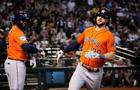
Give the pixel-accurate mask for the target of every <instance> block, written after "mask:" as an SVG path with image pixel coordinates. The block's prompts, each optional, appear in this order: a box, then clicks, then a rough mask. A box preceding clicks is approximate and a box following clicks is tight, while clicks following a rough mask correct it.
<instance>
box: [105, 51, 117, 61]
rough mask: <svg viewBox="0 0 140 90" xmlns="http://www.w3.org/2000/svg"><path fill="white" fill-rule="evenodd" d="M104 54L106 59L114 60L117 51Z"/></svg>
mask: <svg viewBox="0 0 140 90" xmlns="http://www.w3.org/2000/svg"><path fill="white" fill-rule="evenodd" d="M104 56H105V60H109V61H112V60H114V59H115V52H108V53H106V54H104Z"/></svg>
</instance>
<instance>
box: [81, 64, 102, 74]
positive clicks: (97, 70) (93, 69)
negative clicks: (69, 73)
mask: <svg viewBox="0 0 140 90" xmlns="http://www.w3.org/2000/svg"><path fill="white" fill-rule="evenodd" d="M81 64H82V66H83V67H84V68H86V69H87V70H88V71H89V72H99V71H100V70H99V68H92V67H90V66H87V65H85V64H84V63H81Z"/></svg>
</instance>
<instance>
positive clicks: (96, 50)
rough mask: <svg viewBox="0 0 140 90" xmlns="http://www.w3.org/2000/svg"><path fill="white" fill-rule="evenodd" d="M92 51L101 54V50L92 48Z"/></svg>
mask: <svg viewBox="0 0 140 90" xmlns="http://www.w3.org/2000/svg"><path fill="white" fill-rule="evenodd" d="M93 51H94V52H96V53H98V54H101V50H100V49H96V48H93Z"/></svg>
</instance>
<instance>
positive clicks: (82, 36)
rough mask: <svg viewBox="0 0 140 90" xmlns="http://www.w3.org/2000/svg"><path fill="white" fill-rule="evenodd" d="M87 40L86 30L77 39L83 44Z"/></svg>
mask: <svg viewBox="0 0 140 90" xmlns="http://www.w3.org/2000/svg"><path fill="white" fill-rule="evenodd" d="M84 40H85V32H83V33H81V34H80V36H79V37H78V39H77V42H78V43H80V44H83V43H84Z"/></svg>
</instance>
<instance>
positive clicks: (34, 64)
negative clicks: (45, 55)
mask: <svg viewBox="0 0 140 90" xmlns="http://www.w3.org/2000/svg"><path fill="white" fill-rule="evenodd" d="M30 66H31V67H32V68H36V66H37V65H36V58H35V57H32V59H31V60H30Z"/></svg>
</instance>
